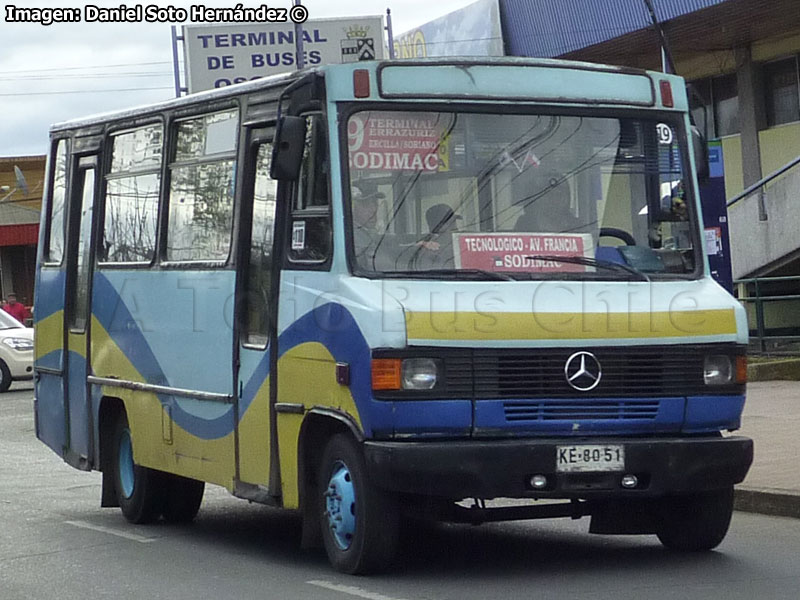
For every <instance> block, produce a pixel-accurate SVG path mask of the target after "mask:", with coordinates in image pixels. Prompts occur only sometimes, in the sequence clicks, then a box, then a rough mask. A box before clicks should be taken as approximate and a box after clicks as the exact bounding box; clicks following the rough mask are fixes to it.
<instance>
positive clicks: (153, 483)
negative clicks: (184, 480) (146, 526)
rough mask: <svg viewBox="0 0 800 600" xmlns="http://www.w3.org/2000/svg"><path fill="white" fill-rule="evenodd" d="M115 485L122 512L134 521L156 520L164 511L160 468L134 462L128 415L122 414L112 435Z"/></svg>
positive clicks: (148, 521) (146, 521)
mask: <svg viewBox="0 0 800 600" xmlns="http://www.w3.org/2000/svg"><path fill="white" fill-rule="evenodd" d="M112 448H113V453H114V454H113V457H112V465H113V469H114V487H115V490H116V492H117V500H118V501H119V506H120V509H122V514H123V515H124V516H125V518H126V519H127V520H128V521H130V522H131V523H140V524H141V523H152V522H153V521H155V520H157V519H158V517H159V516H160V515H161V509H162V503H163V502H162V501H163V494H162V492H163V490H162V485H161V481H160V477H159V475H160V474H159V472H158V471H154V470H152V469H148V468H146V467H142V466H140V465H137V464H136V463H135V462H133V442H132V440H131V430H130V427H129V426H128V419H127V417H126V416H125V414H124V413H123V414H121V415H120V416H119V418H118V419H117V421H116V423H115V424H114V431H113V439H112Z"/></svg>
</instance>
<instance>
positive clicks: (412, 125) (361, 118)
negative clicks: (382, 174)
mask: <svg viewBox="0 0 800 600" xmlns="http://www.w3.org/2000/svg"><path fill="white" fill-rule="evenodd" d="M443 128H444V124H443V123H442V119H441V117H440V115H438V114H434V113H412V112H410V113H400V112H380V111H373V112H363V113H356V114H355V115H353V116H352V117H350V120H349V122H348V124H347V143H348V147H349V149H350V168H352V169H358V170H368V171H438V170H441V169H440V161H439V156H440V153H441V147H440V146H441V140H442V136H443Z"/></svg>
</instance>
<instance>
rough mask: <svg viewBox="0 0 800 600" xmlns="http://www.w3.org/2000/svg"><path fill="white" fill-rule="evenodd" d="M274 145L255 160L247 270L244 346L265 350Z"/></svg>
mask: <svg viewBox="0 0 800 600" xmlns="http://www.w3.org/2000/svg"><path fill="white" fill-rule="evenodd" d="M271 158H272V144H268V143H265V144H261V145H259V147H258V154H257V156H256V171H255V187H254V189H253V219H252V227H251V236H250V258H249V263H248V266H247V313H246V319H247V324H246V328H245V331H246V337H245V343H246V344H248V345H254V346H266V344H267V341H268V335H269V298H270V288H271V275H272V238H273V231H274V224H275V200H276V196H277V182H276V181H275V180H273V179H271V178H270V176H269V162H270V159H271Z"/></svg>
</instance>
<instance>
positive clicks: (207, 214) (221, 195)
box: [167, 110, 239, 262]
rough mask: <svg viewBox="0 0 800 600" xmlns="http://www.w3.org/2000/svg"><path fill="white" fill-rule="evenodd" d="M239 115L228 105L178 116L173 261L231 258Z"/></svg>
mask: <svg viewBox="0 0 800 600" xmlns="http://www.w3.org/2000/svg"><path fill="white" fill-rule="evenodd" d="M238 119H239V115H238V111H236V110H227V111H223V112H217V113H212V114H207V115H203V116H200V117H195V118H191V119H185V120H182V121H178V123H177V137H176V140H177V144H176V151H175V157H174V161H173V163H172V164H171V165H170V175H171V181H170V189H169V219H168V225H167V260H170V261H220V262H223V261H225V260H227V258H228V254H229V252H230V246H231V235H232V233H231V231H232V225H233V186H234V179H235V173H236V136H237V134H238V131H239V124H238V123H239V120H238Z"/></svg>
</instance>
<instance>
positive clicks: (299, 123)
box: [269, 116, 306, 181]
mask: <svg viewBox="0 0 800 600" xmlns="http://www.w3.org/2000/svg"><path fill="white" fill-rule="evenodd" d="M305 143H306V119H305V117H294V116H283V117H281V118H280V120H279V121H278V126H277V128H276V130H275V143H274V144H273V147H272V162H271V163H270V165H269V176H270V177H272V179H275V180H278V181H297V178H298V177H299V175H300V165H301V164H302V162H303V148H305Z"/></svg>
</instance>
